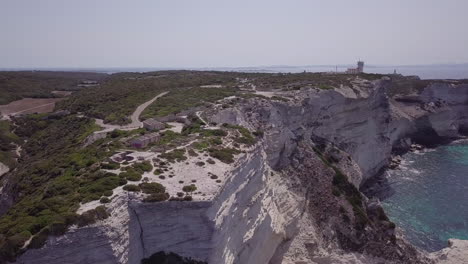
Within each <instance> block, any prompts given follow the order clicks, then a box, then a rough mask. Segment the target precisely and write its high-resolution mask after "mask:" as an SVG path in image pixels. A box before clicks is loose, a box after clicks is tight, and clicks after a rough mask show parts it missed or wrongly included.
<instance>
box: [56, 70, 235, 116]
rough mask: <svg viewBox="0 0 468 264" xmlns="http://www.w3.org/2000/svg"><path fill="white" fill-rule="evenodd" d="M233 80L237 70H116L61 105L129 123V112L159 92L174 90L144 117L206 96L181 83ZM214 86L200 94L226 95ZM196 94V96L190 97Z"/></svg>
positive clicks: (174, 109) (173, 111)
mask: <svg viewBox="0 0 468 264" xmlns="http://www.w3.org/2000/svg"><path fill="white" fill-rule="evenodd" d="M155 77H157V78H155ZM233 82H234V76H233V74H226V73H219V72H194V71H167V72H156V73H155V72H148V73H121V74H113V75H112V76H110V77H109V78H108V79H106V81H104V82H103V83H102V84H101V85H100V87H90V88H87V89H86V91H80V92H78V93H76V94H73V95H72V96H71V97H70V98H69V99H67V100H65V101H62V102H60V103H59V104H58V108H61V109H68V110H70V111H72V112H83V113H85V114H86V115H87V116H91V117H95V118H100V119H103V120H104V121H105V122H106V123H113V124H126V123H129V122H130V120H129V118H128V116H129V115H130V114H131V113H132V112H133V111H134V110H135V108H136V107H137V106H138V105H140V104H142V103H144V102H145V101H148V100H150V99H151V98H153V97H154V96H156V95H158V94H159V93H162V92H165V91H170V93H169V94H168V95H166V96H164V97H162V98H160V99H158V100H157V101H156V102H155V103H154V104H153V105H151V106H150V107H148V108H147V110H145V112H144V113H143V115H142V118H147V117H153V116H155V115H156V116H164V115H167V114H169V113H175V112H178V111H180V110H182V109H184V108H186V107H191V106H192V105H194V104H198V102H199V101H200V100H202V99H201V98H200V97H199V96H197V95H196V93H195V95H194V94H192V95H190V96H189V94H190V93H192V92H191V91H190V89H187V88H181V87H198V86H200V85H206V84H229V83H233ZM194 89H197V88H194ZM200 89H201V88H200ZM212 90H213V91H214V93H215V95H212V92H209V91H205V92H203V91H202V90H200V91H198V92H200V93H201V94H200V96H202V94H206V95H203V96H204V97H206V100H211V98H213V96H218V97H219V96H223V95H216V94H217V92H216V90H217V89H212ZM172 94H174V95H172ZM192 96H196V97H197V98H196V100H192V99H190V98H191V97H192Z"/></svg>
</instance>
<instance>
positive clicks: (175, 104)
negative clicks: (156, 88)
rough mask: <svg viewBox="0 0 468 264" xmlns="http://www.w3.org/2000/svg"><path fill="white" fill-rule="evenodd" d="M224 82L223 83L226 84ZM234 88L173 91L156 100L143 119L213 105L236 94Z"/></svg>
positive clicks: (195, 88)
mask: <svg viewBox="0 0 468 264" xmlns="http://www.w3.org/2000/svg"><path fill="white" fill-rule="evenodd" d="M226 81H232V80H229V79H228V80H226ZM226 81H224V82H223V83H226ZM238 92H239V91H238V90H237V89H235V88H201V87H193V88H185V89H174V90H172V92H171V93H169V94H167V95H166V96H164V97H162V98H160V99H158V100H157V101H156V102H154V103H153V104H152V105H150V106H149V107H148V108H147V109H145V111H144V112H143V119H147V118H151V117H154V116H167V115H169V114H178V113H180V112H182V111H184V110H187V109H190V108H194V107H199V106H203V105H205V104H207V103H213V102H215V101H217V100H219V99H223V98H225V97H228V96H232V95H235V94H237V93H238Z"/></svg>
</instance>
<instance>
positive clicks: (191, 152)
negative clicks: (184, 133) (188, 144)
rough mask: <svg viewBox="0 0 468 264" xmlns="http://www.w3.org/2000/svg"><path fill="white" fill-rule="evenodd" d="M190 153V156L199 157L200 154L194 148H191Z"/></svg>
mask: <svg viewBox="0 0 468 264" xmlns="http://www.w3.org/2000/svg"><path fill="white" fill-rule="evenodd" d="M188 154H189V156H190V157H198V154H197V153H196V152H195V151H194V150H193V149H189V150H188Z"/></svg>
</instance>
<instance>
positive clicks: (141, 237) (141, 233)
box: [128, 204, 146, 256]
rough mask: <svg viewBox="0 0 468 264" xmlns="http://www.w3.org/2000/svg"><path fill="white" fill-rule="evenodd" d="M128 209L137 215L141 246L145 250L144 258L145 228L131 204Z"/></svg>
mask: <svg viewBox="0 0 468 264" xmlns="http://www.w3.org/2000/svg"><path fill="white" fill-rule="evenodd" d="M128 208H129V209H130V210H131V211H132V213H133V214H134V215H135V219H136V220H137V223H138V227H139V229H140V245H141V248H142V250H143V256H146V248H145V240H144V239H143V227H142V225H141V221H140V216H139V215H138V214H137V212H136V211H135V209H134V208H133V207H132V206H131V205H130V204H129V205H128Z"/></svg>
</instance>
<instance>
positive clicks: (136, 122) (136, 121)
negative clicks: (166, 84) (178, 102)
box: [94, 92, 168, 134]
mask: <svg viewBox="0 0 468 264" xmlns="http://www.w3.org/2000/svg"><path fill="white" fill-rule="evenodd" d="M167 93H168V92H163V93H160V94H158V95H156V96H155V97H154V98H153V99H151V100H149V101H147V102H145V103H143V104H141V105H139V106H138V107H137V108H136V109H135V111H134V112H133V114H132V115H131V116H130V119H131V120H132V122H131V123H130V124H128V125H123V126H119V125H111V124H104V120H102V119H97V118H96V124H97V125H98V126H100V127H102V128H104V130H100V131H96V132H94V133H95V134H99V133H107V132H110V131H113V130H115V129H119V130H133V129H137V128H140V127H143V123H142V122H141V121H140V115H141V113H142V112H143V111H144V110H145V109H146V108H147V107H148V106H149V105H150V104H152V103H153V102H154V101H156V99H158V98H159V97H162V96H164V95H166V94H167Z"/></svg>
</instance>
